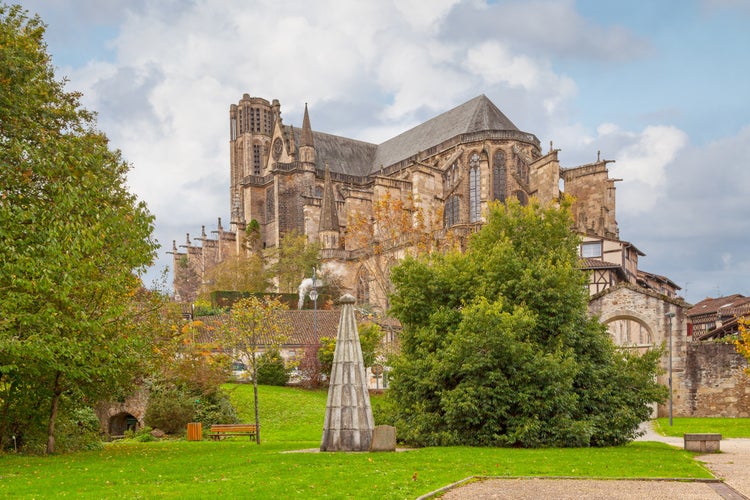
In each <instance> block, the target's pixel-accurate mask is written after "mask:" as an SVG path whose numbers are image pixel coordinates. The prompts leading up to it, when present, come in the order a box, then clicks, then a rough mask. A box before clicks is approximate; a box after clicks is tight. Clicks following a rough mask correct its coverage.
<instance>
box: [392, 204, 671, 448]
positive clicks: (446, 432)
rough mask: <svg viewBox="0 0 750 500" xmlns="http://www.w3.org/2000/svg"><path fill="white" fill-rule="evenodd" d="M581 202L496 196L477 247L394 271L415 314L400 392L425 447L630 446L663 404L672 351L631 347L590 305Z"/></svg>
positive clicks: (397, 407) (398, 403) (403, 411)
mask: <svg viewBox="0 0 750 500" xmlns="http://www.w3.org/2000/svg"><path fill="white" fill-rule="evenodd" d="M571 226H572V218H571V215H570V201H569V200H564V201H563V203H562V207H561V208H559V209H558V208H554V207H542V206H540V205H539V203H538V202H534V201H532V202H531V203H530V204H529V205H528V206H527V207H522V206H520V204H519V203H518V202H510V203H509V204H508V205H507V206H504V205H501V204H492V205H491V206H490V207H489V211H488V214H487V223H486V225H485V226H484V227H483V229H482V230H481V231H480V232H479V233H477V234H476V235H474V237H473V238H472V239H471V240H470V243H469V247H468V249H467V251H466V253H463V254H461V253H458V252H449V253H445V254H431V255H429V256H423V257H420V258H410V259H407V260H406V261H405V262H404V263H403V264H402V265H400V266H398V267H396V268H395V269H394V270H393V273H392V276H393V280H394V283H395V285H396V289H397V291H396V293H395V294H394V296H393V309H392V312H393V314H394V315H395V316H396V317H398V318H399V319H400V320H401V322H402V324H403V325H404V332H403V335H402V337H401V354H400V355H399V356H398V357H397V358H396V360H395V361H394V367H393V371H392V372H391V378H390V380H391V390H390V394H389V396H390V397H391V398H393V400H394V403H395V404H393V406H391V408H393V412H392V414H391V416H390V418H391V420H392V421H394V422H395V424H396V425H397V426H398V428H399V436H400V437H401V438H403V439H404V440H405V441H407V442H410V443H413V444H418V445H440V444H451V445H455V444H468V445H480V446H523V447H539V446H605V445H617V444H623V443H625V442H627V441H629V440H631V439H633V438H634V437H635V436H636V434H637V429H638V425H639V424H640V423H641V422H642V421H644V420H646V419H648V418H649V415H650V411H651V409H650V407H649V404H650V403H652V402H654V401H663V400H664V398H665V396H666V393H665V389H664V388H663V387H661V386H658V385H657V384H656V382H655V381H654V380H655V374H656V373H657V370H658V359H659V357H660V354H661V353H660V352H659V351H652V352H649V353H647V354H645V355H643V356H642V357H636V356H631V355H629V354H627V353H623V352H620V351H618V350H617V349H616V348H615V346H614V344H613V343H612V341H611V340H610V338H609V335H608V334H607V331H606V328H605V327H604V326H603V325H601V324H599V322H598V321H597V319H596V318H589V317H588V315H587V296H586V292H585V290H586V289H585V286H584V285H585V279H586V277H585V275H584V274H583V273H581V272H580V271H579V270H578V269H577V246H578V237H577V235H575V234H574V233H572V232H571V231H570V227H571Z"/></svg>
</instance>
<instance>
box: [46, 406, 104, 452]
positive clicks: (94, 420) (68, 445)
mask: <svg viewBox="0 0 750 500" xmlns="http://www.w3.org/2000/svg"><path fill="white" fill-rule="evenodd" d="M99 431H100V429H99V418H98V417H97V416H96V413H95V412H94V410H93V409H92V408H90V407H88V406H82V407H80V408H74V409H73V410H70V411H68V412H65V413H64V414H61V415H60V417H59V421H58V423H57V428H56V432H55V443H56V448H55V450H56V451H58V452H73V451H81V450H98V449H100V448H102V439H101V434H100V433H99Z"/></svg>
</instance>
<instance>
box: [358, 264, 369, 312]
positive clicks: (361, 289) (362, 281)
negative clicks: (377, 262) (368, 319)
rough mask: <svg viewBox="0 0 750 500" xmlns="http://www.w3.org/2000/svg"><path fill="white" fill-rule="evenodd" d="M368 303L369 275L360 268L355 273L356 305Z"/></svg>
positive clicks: (363, 268) (364, 269)
mask: <svg viewBox="0 0 750 500" xmlns="http://www.w3.org/2000/svg"><path fill="white" fill-rule="evenodd" d="M369 303H370V273H369V272H368V271H367V268H366V267H364V266H362V267H361V268H360V269H359V273H357V304H358V305H360V306H362V305H366V304H369Z"/></svg>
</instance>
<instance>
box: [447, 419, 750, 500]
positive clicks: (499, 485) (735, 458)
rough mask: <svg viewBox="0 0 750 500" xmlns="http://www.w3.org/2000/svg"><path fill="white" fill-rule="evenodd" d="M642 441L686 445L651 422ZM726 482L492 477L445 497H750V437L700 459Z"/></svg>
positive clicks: (727, 443) (726, 443) (728, 441)
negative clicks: (662, 433)
mask: <svg viewBox="0 0 750 500" xmlns="http://www.w3.org/2000/svg"><path fill="white" fill-rule="evenodd" d="M643 429H644V430H645V431H646V434H645V435H644V436H642V437H641V438H639V439H638V440H639V441H659V442H663V443H667V444H670V445H673V446H677V447H680V448H682V447H683V440H682V438H675V437H665V436H662V435H660V434H657V433H656V432H654V431H653V430H652V428H651V425H650V423H648V424H647V425H646V426H644V428H643ZM696 459H697V460H699V461H701V462H704V463H705V464H706V467H707V468H708V469H710V470H711V472H712V473H713V474H714V476H716V477H717V478H718V479H721V480H723V481H724V482H697V481H696V482H684V481H668V480H667V481H636V480H633V481H627V480H589V479H543V478H538V479H488V480H486V481H477V482H471V483H469V484H467V485H466V486H458V487H455V488H451V489H449V490H447V491H446V492H445V493H444V495H443V496H442V497H441V498H443V499H446V500H447V499H453V500H458V499H461V500H464V499H520V500H523V499H538V498H555V499H561V500H562V499H565V500H567V499H571V500H572V499H605V498H606V499H619V500H628V499H633V498H639V499H641V498H648V499H673V498H678V499H680V500H693V499H695V500H708V499H722V498H723V499H726V500H738V499H750V439H724V440H722V441H721V453H713V454H710V455H702V456H698V457H696Z"/></svg>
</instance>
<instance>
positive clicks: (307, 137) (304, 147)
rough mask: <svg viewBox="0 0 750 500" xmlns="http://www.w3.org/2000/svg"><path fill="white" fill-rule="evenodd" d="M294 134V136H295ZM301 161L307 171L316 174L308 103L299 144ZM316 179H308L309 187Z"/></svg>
mask: <svg viewBox="0 0 750 500" xmlns="http://www.w3.org/2000/svg"><path fill="white" fill-rule="evenodd" d="M293 135H294V134H292V136H293ZM299 161H301V162H302V163H305V164H306V165H304V166H303V168H304V169H305V170H308V171H310V172H315V162H316V155H315V144H314V142H313V133H312V127H310V113H308V112H307V103H305V116H304V118H303V119H302V132H301V134H300V144H299ZM314 181H315V179H314V178H310V179H308V185H312V183H313V182H314Z"/></svg>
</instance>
